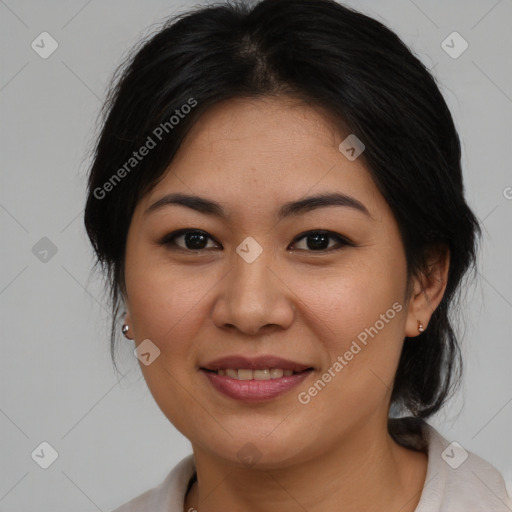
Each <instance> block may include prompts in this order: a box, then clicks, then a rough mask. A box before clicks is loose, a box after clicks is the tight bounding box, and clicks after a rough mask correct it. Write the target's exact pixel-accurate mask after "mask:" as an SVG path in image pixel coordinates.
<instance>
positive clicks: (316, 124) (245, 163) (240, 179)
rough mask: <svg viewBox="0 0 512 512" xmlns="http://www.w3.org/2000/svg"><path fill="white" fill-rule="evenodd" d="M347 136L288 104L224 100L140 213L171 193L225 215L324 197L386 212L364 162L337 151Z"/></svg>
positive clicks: (193, 133)
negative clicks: (208, 203)
mask: <svg viewBox="0 0 512 512" xmlns="http://www.w3.org/2000/svg"><path fill="white" fill-rule="evenodd" d="M347 135H348V134H343V133H341V132H340V131H339V130H338V129H337V128H336V127H335V126H334V125H333V124H332V122H331V121H330V120H329V118H328V117H327V116H326V115H324V114H323V113H322V111H321V110H319V109H317V108H314V107H312V106H309V105H305V104H303V103H298V102H297V101H294V100H292V99H289V98H283V99H268V98H265V99H253V98H252V99H241V98H240V99H232V100H228V101H225V102H223V103H220V104H217V105H215V106H213V107H212V108H210V109H209V110H208V111H206V112H205V113H204V114H203V115H202V116H201V117H200V118H199V119H198V121H196V123H195V124H194V126H193V127H192V129H191V130H190V132H189V133H188V135H187V137H186V138H185V140H184V141H183V144H182V146H181V147H180V150H179V151H178V153H177V154H176V155H175V157H174V159H173V161H172V163H171V165H170V167H169V170H168V171H167V172H166V174H165V176H164V177H163V179H162V180H161V181H160V182H159V183H158V185H157V186H156V187H155V188H154V189H153V190H152V191H151V192H150V193H149V194H148V195H147V196H146V197H145V198H144V199H143V200H142V201H141V203H142V204H141V207H145V208H147V206H148V204H150V203H152V202H154V201H156V200H158V198H159V197H161V196H162V195H163V194H165V193H170V192H176V191H179V192H183V193H195V194H197V195H201V196H207V197H212V196H214V197H215V199H216V200H219V201H220V202H223V203H225V204H226V205H227V208H226V209H227V210H229V209H230V206H232V208H233V209H237V208H240V209H244V208H245V209H248V208H249V207H250V206H251V205H253V206H254V204H255V203H254V202H255V201H257V202H258V205H259V206H260V210H261V205H262V201H263V200H265V201H268V205H269V207H271V206H272V207H274V206H276V205H278V204H282V203H283V202H286V201H290V200H296V199H299V198H301V197H303V196H306V195H311V194H312V193H328V192H342V193H345V194H351V195H354V196H357V197H358V199H360V200H361V201H363V202H365V204H366V206H367V207H368V209H369V210H370V211H371V210H374V211H375V210H378V209H379V208H380V207H385V205H383V204H382V202H383V198H382V197H381V196H380V193H379V192H378V190H377V188H376V187H375V184H374V183H373V180H372V179H371V175H370V173H369V172H368V171H367V169H366V167H365V165H364V164H363V161H362V159H356V160H354V161H350V160H348V159H347V158H346V157H345V156H344V155H343V154H342V153H341V152H340V150H339V144H340V143H341V142H342V141H343V140H344V139H345V138H346V136H347ZM367 203H370V204H367ZM228 205H230V206H228Z"/></svg>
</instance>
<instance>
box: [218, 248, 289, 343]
mask: <svg viewBox="0 0 512 512" xmlns="http://www.w3.org/2000/svg"><path fill="white" fill-rule="evenodd" d="M265 252H266V251H263V252H262V253H261V254H260V256H259V257H258V258H257V259H256V260H255V261H253V262H252V263H248V262H246V261H244V259H243V258H241V257H239V256H238V255H236V256H235V257H234V258H233V267H232V270H231V271H230V272H228V274H227V275H226V277H225V278H224V279H223V280H222V281H221V283H219V288H218V296H217V298H216V301H215V305H214V308H213V321H214V323H215V325H216V326H217V327H219V328H221V329H232V330H233V329H236V330H238V331H240V332H243V333H245V334H249V335H256V334H268V333H270V332H271V331H272V330H281V329H287V328H289V327H290V325H291V324H292V322H293V319H294V316H295V310H296V308H295V307H294V304H293V300H294V295H293V293H292V291H291V289H292V288H293V286H290V285H291V283H286V281H285V279H283V277H282V276H280V275H279V272H278V270H276V269H275V268H276V267H277V266H276V265H275V264H273V262H274V260H273V259H272V258H270V256H269V257H267V255H266V254H265ZM269 252H270V251H269ZM272 267H274V268H272Z"/></svg>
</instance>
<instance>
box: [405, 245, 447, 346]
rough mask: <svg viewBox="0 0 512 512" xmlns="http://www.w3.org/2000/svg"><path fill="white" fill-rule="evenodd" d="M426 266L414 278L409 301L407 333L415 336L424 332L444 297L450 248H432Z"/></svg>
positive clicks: (411, 336) (412, 336)
mask: <svg viewBox="0 0 512 512" xmlns="http://www.w3.org/2000/svg"><path fill="white" fill-rule="evenodd" d="M429 253H430V254H429V258H428V260H427V265H426V268H425V270H424V271H423V272H421V273H420V274H419V275H418V276H417V277H415V278H414V285H413V291H412V293H411V298H410V301H409V307H408V312H407V321H406V325H405V335H406V336H407V337H408V338H414V337H415V336H419V335H420V334H421V333H423V332H424V331H425V330H426V329H427V327H428V322H429V321H430V317H431V316H432V313H433V312H434V311H435V310H436V308H437V307H438V306H439V304H440V302H441V300H442V299H443V295H444V292H445V290H446V285H447V282H448V270H449V266H450V250H449V248H448V247H444V246H443V247H437V248H435V249H430V251H429Z"/></svg>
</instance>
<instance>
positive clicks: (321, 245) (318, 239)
mask: <svg viewBox="0 0 512 512" xmlns="http://www.w3.org/2000/svg"><path fill="white" fill-rule="evenodd" d="M308 240H314V241H313V243H312V244H311V243H309V241H308V249H320V250H322V249H326V248H327V247H328V246H329V237H328V236H327V235H324V234H315V235H309V236H308ZM325 242H327V244H326V243H325Z"/></svg>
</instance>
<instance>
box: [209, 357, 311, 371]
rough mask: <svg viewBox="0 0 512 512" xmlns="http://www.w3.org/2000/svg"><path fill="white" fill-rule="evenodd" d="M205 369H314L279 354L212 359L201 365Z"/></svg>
mask: <svg viewBox="0 0 512 512" xmlns="http://www.w3.org/2000/svg"><path fill="white" fill-rule="evenodd" d="M201 368H202V369H203V370H209V371H217V370H227V369H230V368H240V369H241V368H243V369H248V370H264V369H267V368H280V369H283V370H292V371H293V372H296V373H299V372H303V371H304V370H309V369H312V366H311V365H306V364H302V363H299V362H296V361H291V360H289V359H283V358H282V357H277V356H259V357H254V358H248V357H245V356H236V355H232V356H227V357H222V358H220V359H215V360H214V361H210V362H209V363H207V364H206V365H204V366H202V367H201Z"/></svg>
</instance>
